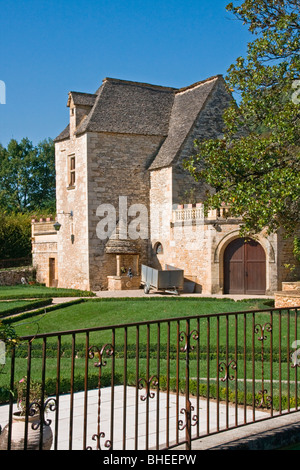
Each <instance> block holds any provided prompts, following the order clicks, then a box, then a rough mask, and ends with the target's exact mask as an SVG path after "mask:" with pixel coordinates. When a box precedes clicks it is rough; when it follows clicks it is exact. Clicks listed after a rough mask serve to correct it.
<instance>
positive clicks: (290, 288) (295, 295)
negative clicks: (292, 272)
mask: <svg viewBox="0 0 300 470" xmlns="http://www.w3.org/2000/svg"><path fill="white" fill-rule="evenodd" d="M275 307H276V308H292V307H300V282H283V283H282V291H280V292H275Z"/></svg>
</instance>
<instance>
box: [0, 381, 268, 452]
mask: <svg viewBox="0 0 300 470" xmlns="http://www.w3.org/2000/svg"><path fill="white" fill-rule="evenodd" d="M124 390H125V388H124V386H122V385H121V386H116V387H114V427H113V433H114V434H113V449H114V450H122V449H123V427H124V426H125V428H126V443H125V450H134V449H135V430H136V423H135V420H136V412H135V411H136V388H135V387H126V403H125V405H124ZM111 393H112V389H111V388H110V387H107V388H103V389H101V415H100V431H101V432H103V433H105V437H103V438H101V441H100V445H101V448H103V449H105V442H106V440H110V439H111V434H110V433H111ZM154 394H155V396H154V397H153V398H152V399H149V400H148V403H147V400H146V401H142V400H141V397H142V396H144V395H145V390H139V392H138V449H139V450H144V449H145V448H146V429H147V422H148V439H149V441H148V448H149V449H151V448H152V449H155V448H156V435H157V427H158V430H159V446H160V447H162V448H163V447H165V446H166V433H167V429H168V430H169V443H170V444H172V443H174V442H176V434H177V422H178V419H182V420H183V422H185V415H184V414H183V413H180V410H181V409H183V408H185V398H184V397H183V396H180V397H179V398H180V400H179V403H178V404H177V400H176V395H175V394H170V397H169V425H168V423H167V394H166V393H163V392H159V395H157V391H156V390H155V391H154ZM158 396H159V400H158ZM158 403H159V420H158V421H157V413H156V412H157V405H158ZM191 403H192V406H194V410H196V408H197V403H196V399H195V398H193V397H192V398H191ZM70 404H71V402H70V395H62V396H60V399H59V431H58V436H59V439H58V442H59V444H58V450H68V449H69V435H70ZM147 406H149V411H148V419H147V413H146V410H147ZM124 407H125V408H126V414H125V415H124ZM219 407H220V408H219V412H220V428H221V429H225V428H226V421H227V412H228V420H229V426H234V424H235V419H236V416H235V407H234V406H230V407H229V408H228V410H227V409H226V405H225V404H222V403H220V405H219ZM8 409H9V407H8V405H4V406H1V407H0V424H1V425H2V427H4V425H5V424H6V422H7V421H8ZM177 409H178V411H179V415H178V417H177ZM195 413H197V412H196V411H193V415H194V414H195ZM208 415H209V430H210V432H214V431H215V430H216V418H217V404H216V402H214V401H212V400H211V401H210V402H209V413H208V410H207V400H206V399H202V398H201V399H200V413H199V417H200V421H199V423H200V433H201V434H206V433H207V416H208ZM125 416H126V424H124V417H125ZM266 416H268V413H266V412H256V419H257V420H259V419H262V418H265V417H266ZM48 418H49V419H51V420H52V424H51V426H52V429H53V430H54V423H55V413H54V412H52V413H49V414H48ZM97 419H98V390H91V391H90V392H89V394H88V413H87V443H86V445H87V446H91V447H92V448H93V449H95V448H96V442H95V441H93V440H92V436H93V435H94V434H97ZM237 419H238V422H239V424H243V422H244V410H243V409H240V408H239V409H238V416H237ZM247 420H248V421H249V422H250V421H252V410H248V411H247ZM83 426H84V392H78V393H76V394H74V414H73V426H72V450H80V449H83ZM192 432H193V434H192V436H194V437H195V436H196V427H193V428H192ZM179 439H180V440H181V441H183V440H184V439H185V431H184V430H183V431H180V432H179Z"/></svg>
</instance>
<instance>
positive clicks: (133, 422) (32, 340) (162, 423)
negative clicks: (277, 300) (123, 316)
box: [0, 308, 300, 450]
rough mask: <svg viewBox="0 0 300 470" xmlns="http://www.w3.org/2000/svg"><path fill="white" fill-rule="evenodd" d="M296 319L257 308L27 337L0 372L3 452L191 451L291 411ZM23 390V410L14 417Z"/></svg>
mask: <svg viewBox="0 0 300 470" xmlns="http://www.w3.org/2000/svg"><path fill="white" fill-rule="evenodd" d="M298 314H299V308H291V309H270V310H256V311H250V312H234V313H222V314H212V315H202V316H189V317H181V318H172V319H163V320H153V321H146V322H139V323H131V324H123V325H112V326H105V327H98V328H90V329H81V330H76V331H63V332H55V333H48V334H37V335H35V336H27V337H23V338H21V342H20V343H19V344H18V345H17V346H16V347H15V348H14V349H13V350H12V353H11V354H9V355H7V357H6V361H5V365H4V366H3V368H2V374H0V378H1V381H2V382H1V393H2V403H3V405H2V406H0V424H1V425H2V432H1V435H0V449H8V450H10V449H15V448H22V449H33V448H37V449H38V448H40V449H42V448H43V449H46V448H51V449H55V450H60V449H61V450H63V449H69V450H73V449H74V450H75V449H95V450H96V449H97V450H105V449H111V450H117V449H122V450H150V449H170V448H175V447H176V446H178V445H180V444H185V446H186V448H187V449H191V447H192V442H193V441H194V440H196V439H199V438H200V437H203V436H207V435H210V434H215V433H219V432H223V431H226V430H228V429H232V428H236V427H239V426H245V425H247V424H250V423H253V422H257V421H259V420H266V419H270V418H271V419H272V418H275V417H276V416H280V415H282V414H284V413H292V412H294V411H297V410H298V407H299V397H298V377H297V372H298V366H299V363H300V362H299V359H298V353H299V356H300V348H298V337H300V336H299V326H298ZM298 349H299V351H298ZM24 382H25V387H24ZM36 384H39V395H38V394H37V392H36V391H35V392H34V390H33V389H34V388H35V387H36ZM20 385H23V395H22V403H21V405H23V407H22V408H23V415H24V416H23V417H22V416H18V415H16V414H15V412H18V408H17V401H18V400H17V397H18V390H17V388H18V386H19V388H20ZM34 393H35V394H34ZM19 414H20V411H19ZM34 418H36V421H34V422H32V420H33V419H34Z"/></svg>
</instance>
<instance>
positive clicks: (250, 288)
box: [224, 238, 266, 294]
mask: <svg viewBox="0 0 300 470" xmlns="http://www.w3.org/2000/svg"><path fill="white" fill-rule="evenodd" d="M265 293H266V255H265V252H264V249H263V248H262V246H261V245H260V244H259V243H257V242H256V241H254V240H251V239H245V238H237V239H235V240H233V241H232V242H231V243H230V244H229V245H228V246H227V248H226V250H225V253H224V294H265Z"/></svg>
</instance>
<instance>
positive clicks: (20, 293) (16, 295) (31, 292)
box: [0, 284, 95, 300]
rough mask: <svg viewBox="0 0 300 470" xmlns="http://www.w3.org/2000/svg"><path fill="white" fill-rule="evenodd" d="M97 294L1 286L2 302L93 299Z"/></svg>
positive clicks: (53, 288)
mask: <svg viewBox="0 0 300 470" xmlns="http://www.w3.org/2000/svg"><path fill="white" fill-rule="evenodd" d="M94 295H95V294H93V293H92V292H89V291H81V290H77V289H57V288H55V287H45V286H41V285H23V284H19V285H16V286H0V300H9V299H34V298H49V297H93V296H94Z"/></svg>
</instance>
